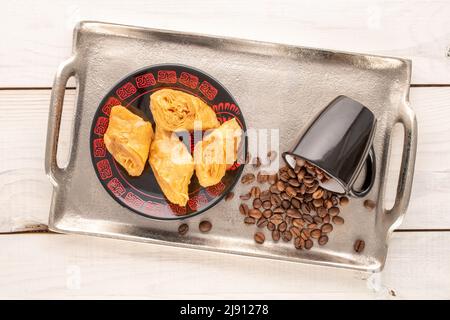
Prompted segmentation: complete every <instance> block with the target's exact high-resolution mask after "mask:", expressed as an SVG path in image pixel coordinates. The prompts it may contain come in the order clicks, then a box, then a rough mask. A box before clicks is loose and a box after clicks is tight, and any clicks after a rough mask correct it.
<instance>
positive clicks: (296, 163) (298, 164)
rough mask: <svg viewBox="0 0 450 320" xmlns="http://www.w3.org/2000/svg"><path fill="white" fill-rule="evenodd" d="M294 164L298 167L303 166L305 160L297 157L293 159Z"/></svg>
mask: <svg viewBox="0 0 450 320" xmlns="http://www.w3.org/2000/svg"><path fill="white" fill-rule="evenodd" d="M295 165H296V166H299V167H303V166H304V165H305V160H303V159H300V158H297V159H295Z"/></svg>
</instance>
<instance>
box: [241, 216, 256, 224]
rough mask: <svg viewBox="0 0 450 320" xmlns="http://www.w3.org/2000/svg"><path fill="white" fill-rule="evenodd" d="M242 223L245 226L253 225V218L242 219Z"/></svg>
mask: <svg viewBox="0 0 450 320" xmlns="http://www.w3.org/2000/svg"><path fill="white" fill-rule="evenodd" d="M244 223H245V224H255V218H253V217H245V218H244Z"/></svg>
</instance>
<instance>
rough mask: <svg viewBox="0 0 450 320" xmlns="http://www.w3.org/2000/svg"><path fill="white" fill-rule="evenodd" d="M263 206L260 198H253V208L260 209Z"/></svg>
mask: <svg viewBox="0 0 450 320" xmlns="http://www.w3.org/2000/svg"><path fill="white" fill-rule="evenodd" d="M261 206H262V201H261V199H259V198H256V199H255V200H253V208H256V209H259V208H261Z"/></svg>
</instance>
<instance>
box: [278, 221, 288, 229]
mask: <svg viewBox="0 0 450 320" xmlns="http://www.w3.org/2000/svg"><path fill="white" fill-rule="evenodd" d="M286 229H287V223H286V221H283V222H282V223H280V224H279V225H278V230H280V232H284V231H286Z"/></svg>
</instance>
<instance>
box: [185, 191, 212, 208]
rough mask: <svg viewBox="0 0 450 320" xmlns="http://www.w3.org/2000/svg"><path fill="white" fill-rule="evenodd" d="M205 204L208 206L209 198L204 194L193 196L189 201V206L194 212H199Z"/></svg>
mask: <svg viewBox="0 0 450 320" xmlns="http://www.w3.org/2000/svg"><path fill="white" fill-rule="evenodd" d="M205 204H208V198H206V196H205V195H204V194H199V195H196V196H193V197H191V198H190V199H189V200H188V206H189V208H191V209H192V210H198V209H200V208H201V207H202V206H204V205H205Z"/></svg>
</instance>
